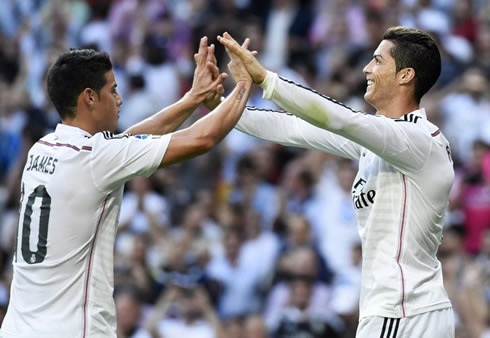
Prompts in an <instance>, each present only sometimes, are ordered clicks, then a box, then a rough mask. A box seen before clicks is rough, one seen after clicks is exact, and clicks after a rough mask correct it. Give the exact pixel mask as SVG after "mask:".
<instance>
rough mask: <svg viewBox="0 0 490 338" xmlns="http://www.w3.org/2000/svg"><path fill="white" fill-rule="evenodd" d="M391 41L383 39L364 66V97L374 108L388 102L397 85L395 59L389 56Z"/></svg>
mask: <svg viewBox="0 0 490 338" xmlns="http://www.w3.org/2000/svg"><path fill="white" fill-rule="evenodd" d="M393 47H394V44H393V42H391V41H389V40H383V41H381V43H380V44H379V46H378V48H377V49H376V51H375V52H374V55H373V59H372V60H371V61H370V62H369V63H368V64H367V65H366V66H365V67H364V69H363V72H364V74H366V80H367V88H366V93H365V94H364V99H365V100H366V101H367V102H368V103H369V104H371V105H372V106H373V107H375V108H376V109H378V110H379V109H382V107H383V106H385V103H386V102H390V101H391V99H392V98H393V96H394V95H395V93H396V88H397V87H398V86H399V84H398V82H397V77H396V74H397V73H396V64H395V59H393V57H392V56H391V53H390V51H391V49H392V48H393Z"/></svg>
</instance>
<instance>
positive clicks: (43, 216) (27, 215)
mask: <svg viewBox="0 0 490 338" xmlns="http://www.w3.org/2000/svg"><path fill="white" fill-rule="evenodd" d="M22 190H24V187H22ZM22 195H23V194H22ZM37 197H39V198H41V207H40V214H39V233H38V241H37V251H31V249H30V245H29V242H30V237H31V223H32V219H31V218H32V211H33V210H32V206H33V205H34V201H35V200H36V198H37ZM50 211H51V196H49V194H48V191H47V190H46V187H45V186H44V185H38V186H37V187H36V189H34V191H33V192H32V193H31V194H30V195H29V197H28V200H27V205H26V208H25V210H24V219H23V221H22V242H21V252H22V257H23V258H24V260H25V261H26V263H28V264H38V263H41V262H42V261H44V258H45V257H46V244H47V238H48V223H49V213H50ZM20 219H22V215H20V217H19V220H20ZM19 227H20V223H19ZM16 253H17V250H16Z"/></svg>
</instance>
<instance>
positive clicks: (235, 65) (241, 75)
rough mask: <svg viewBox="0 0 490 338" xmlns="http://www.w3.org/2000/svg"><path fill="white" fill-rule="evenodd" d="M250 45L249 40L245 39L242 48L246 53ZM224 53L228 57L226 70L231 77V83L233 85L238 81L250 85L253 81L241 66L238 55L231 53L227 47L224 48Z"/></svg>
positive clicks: (242, 65)
mask: <svg viewBox="0 0 490 338" xmlns="http://www.w3.org/2000/svg"><path fill="white" fill-rule="evenodd" d="M249 43H250V39H248V38H247V39H245V41H244V42H243V45H242V48H244V49H245V50H247V51H248V49H247V47H248V45H249ZM225 49H226V53H227V54H228V56H229V57H230V60H231V61H230V62H229V63H228V70H229V71H230V73H231V77H232V78H233V81H235V83H238V82H240V81H245V82H247V83H252V82H253V79H252V76H251V75H250V74H249V72H248V70H247V68H246V67H245V65H244V64H243V62H242V60H241V59H240V57H239V56H238V55H236V54H235V53H233V52H231V51H230V50H229V49H228V47H226V46H225Z"/></svg>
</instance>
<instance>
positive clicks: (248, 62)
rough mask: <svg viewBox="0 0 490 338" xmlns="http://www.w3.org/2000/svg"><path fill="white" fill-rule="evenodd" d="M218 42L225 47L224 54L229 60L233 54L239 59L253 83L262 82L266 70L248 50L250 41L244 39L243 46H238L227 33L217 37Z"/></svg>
mask: <svg viewBox="0 0 490 338" xmlns="http://www.w3.org/2000/svg"><path fill="white" fill-rule="evenodd" d="M218 41H219V42H220V43H221V44H222V45H223V46H225V47H226V52H227V53H228V55H229V56H230V58H232V55H233V54H234V55H236V56H238V57H239V58H240V60H241V61H242V63H243V65H244V66H245V68H246V69H247V71H248V73H249V74H250V75H251V76H252V79H253V81H254V82H255V83H257V84H260V83H262V82H263V81H264V79H265V76H266V75H267V70H266V69H265V68H264V66H262V64H261V63H260V62H259V60H257V58H256V57H255V54H256V53H254V52H251V51H249V50H248V44H249V41H250V40H248V39H246V40H245V42H244V44H243V45H242V46H240V45H239V44H238V42H236V40H235V39H233V37H232V36H231V35H230V34H229V33H227V32H225V33H224V34H223V36H219V35H218Z"/></svg>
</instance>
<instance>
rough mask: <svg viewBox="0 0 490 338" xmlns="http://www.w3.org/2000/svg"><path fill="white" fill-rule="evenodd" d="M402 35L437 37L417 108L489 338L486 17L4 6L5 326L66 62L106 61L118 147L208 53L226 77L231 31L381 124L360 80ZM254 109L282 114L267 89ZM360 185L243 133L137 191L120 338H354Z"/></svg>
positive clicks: (319, 8)
mask: <svg viewBox="0 0 490 338" xmlns="http://www.w3.org/2000/svg"><path fill="white" fill-rule="evenodd" d="M393 25H406V26H410V27H417V28H421V29H423V30H426V31H428V32H430V33H431V34H432V35H433V36H434V37H435V39H436V41H437V42H438V44H439V46H440V50H441V55H442V74H441V77H440V79H439V81H438V82H437V84H436V86H435V88H433V89H432V90H431V91H430V92H429V93H428V94H427V95H426V97H425V98H424V99H423V101H422V106H424V107H426V110H427V113H428V118H429V119H430V120H431V121H433V122H434V123H435V124H437V125H438V126H440V128H441V130H442V131H443V133H444V134H445V135H446V137H447V138H448V139H449V141H450V143H451V145H452V156H453V159H454V165H455V170H456V181H455V183H454V187H453V190H452V192H451V196H450V208H449V210H448V213H447V218H446V227H445V234H444V240H443V242H442V245H441V247H440V250H439V259H440V260H441V262H442V267H443V273H444V278H445V287H446V290H447V292H448V294H449V296H450V299H451V301H452V304H453V307H454V311H455V317H456V329H457V334H456V337H457V338H488V337H490V84H489V79H490V2H488V0H473V1H472V0H432V1H431V0H366V1H359V0H112V1H111V0H85V1H82V0H2V1H0V323H1V321H2V318H3V315H4V313H5V310H6V307H7V304H8V299H9V292H8V290H9V284H10V282H11V278H12V267H11V260H12V252H13V249H14V246H15V235H16V227H17V217H18V207H19V197H20V189H19V186H20V180H21V174H22V169H23V166H24V164H25V160H26V154H27V151H28V150H29V148H30V146H31V145H32V144H33V143H34V142H36V141H37V140H38V139H39V138H40V137H41V136H43V135H45V134H46V133H48V132H51V131H52V130H53V129H54V128H55V126H56V124H57V123H59V122H60V121H59V117H58V115H57V113H56V111H55V110H54V107H53V105H52V104H51V102H50V101H49V99H48V98H47V96H46V91H45V77H46V72H47V69H48V67H49V65H50V64H51V63H52V62H53V61H54V60H55V58H56V57H57V56H58V55H59V54H60V53H62V52H63V51H66V50H67V49H68V48H71V47H75V48H81V47H84V48H93V49H97V50H101V51H106V52H108V53H109V54H110V56H111V59H112V62H113V65H114V72H115V74H116V80H117V82H118V90H119V91H120V93H121V96H122V97H123V99H124V104H123V105H122V107H121V117H120V120H119V128H120V131H123V130H124V129H126V128H127V127H129V126H130V125H132V124H134V123H135V122H137V121H139V120H141V119H143V118H145V117H147V116H149V115H151V114H152V113H154V112H156V111H158V110H160V109H161V108H163V107H165V106H167V105H169V104H171V103H173V102H175V101H176V100H178V99H179V98H180V97H181V96H182V95H183V94H184V93H185V92H186V91H187V90H188V89H189V88H190V85H191V83H192V75H193V71H194V63H193V58H192V55H193V53H195V52H196V50H197V46H198V41H199V39H200V37H201V36H204V35H207V36H208V37H209V39H210V43H215V44H217V48H216V54H217V58H218V63H219V66H220V68H221V70H222V71H225V70H226V68H225V65H226V63H227V59H226V54H225V53H224V50H223V48H221V46H220V45H219V43H217V42H216V35H217V34H221V33H223V32H224V31H228V32H230V33H231V34H232V35H233V36H234V37H236V38H237V39H238V40H240V41H242V39H243V38H245V37H250V38H251V46H250V48H251V49H253V50H257V51H258V52H259V54H258V55H259V57H260V59H261V61H262V62H263V63H264V64H265V65H266V67H267V68H269V69H272V70H274V71H276V72H279V73H280V74H281V75H283V76H285V77H287V78H290V79H292V80H294V81H296V82H299V83H303V84H305V85H307V86H309V87H312V88H314V89H316V90H317V91H319V92H320V93H325V94H327V95H329V96H331V97H333V98H335V99H337V100H339V101H342V102H344V103H346V104H348V105H350V106H352V107H353V108H356V109H360V110H363V111H366V112H369V113H372V112H373V108H372V107H370V106H368V105H367V104H366V103H365V102H364V101H363V94H364V91H365V88H366V80H365V76H364V74H363V73H362V68H363V66H364V65H365V64H367V63H368V62H369V60H370V59H371V57H372V53H373V51H374V49H375V47H376V46H377V44H378V43H379V41H380V40H381V38H382V35H383V32H384V30H385V29H386V28H387V27H390V26H393ZM227 88H228V89H230V88H231V83H228V84H227ZM249 104H250V105H255V106H259V107H262V108H274V106H273V105H272V104H271V103H270V102H268V101H265V100H263V99H262V98H261V90H259V89H256V91H255V92H254V94H253V95H252V96H251V98H250V100H249ZM206 113H207V111H206V110H205V108H199V109H198V111H196V112H195V113H194V116H193V117H191V119H190V120H189V121H188V122H186V124H185V125H189V124H190V123H192V122H193V121H195V120H196V119H197V118H199V117H201V116H202V115H204V114H206ZM356 170H357V163H355V162H352V161H348V160H344V159H340V158H337V157H335V156H332V155H328V154H325V153H320V152H317V151H306V150H302V149H295V148H287V147H282V146H279V145H275V144H271V143H269V142H264V141H260V140H258V139H255V138H252V137H249V136H247V135H244V134H242V133H240V132H238V131H236V130H233V131H232V132H231V133H230V134H229V135H228V136H227V137H226V138H225V140H224V141H223V142H222V143H221V144H220V145H219V146H218V147H217V148H216V149H214V150H213V151H211V152H210V153H208V154H206V155H203V156H201V157H199V158H196V159H194V160H191V161H188V162H186V163H182V164H179V165H174V166H171V167H168V168H164V169H160V170H158V171H157V172H156V173H155V174H154V175H153V176H152V177H150V178H136V179H134V180H132V181H131V182H129V183H128V184H127V186H126V190H125V194H124V199H123V204H122V209H121V217H120V225H119V229H118V235H117V238H116V247H115V281H114V282H115V292H114V297H115V301H116V307H117V316H118V324H117V327H118V334H119V336H120V337H138V338H141V337H165V338H174V337H179V338H180V337H186V338H193V337H199V338H207V337H216V338H223V337H227V338H265V337H270V338H276V337H277V338H279V337H284V338H287V337H305V338H309V337H312V338H313V337H314V338H320V337H331V338H336V337H339V338H349V337H354V336H355V330H356V327H357V320H358V298H359V290H360V272H361V255H362V250H361V244H360V240H359V236H358V233H357V222H356V217H355V213H354V208H353V204H352V199H351V185H352V181H353V179H354V177H355V173H356ZM60 184H65V182H60ZM74 193H75V192H74ZM87 198H90V196H87ZM68 222H69V220H68ZM67 226H69V224H67ZM379 245H383V243H380V244H379Z"/></svg>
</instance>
